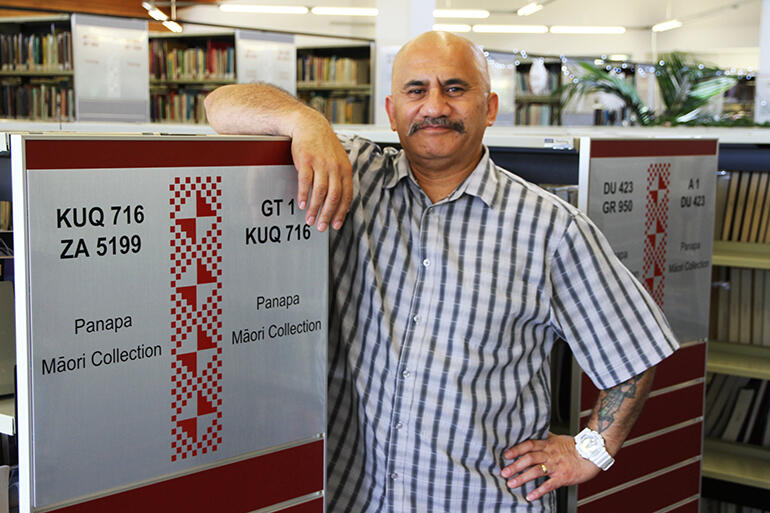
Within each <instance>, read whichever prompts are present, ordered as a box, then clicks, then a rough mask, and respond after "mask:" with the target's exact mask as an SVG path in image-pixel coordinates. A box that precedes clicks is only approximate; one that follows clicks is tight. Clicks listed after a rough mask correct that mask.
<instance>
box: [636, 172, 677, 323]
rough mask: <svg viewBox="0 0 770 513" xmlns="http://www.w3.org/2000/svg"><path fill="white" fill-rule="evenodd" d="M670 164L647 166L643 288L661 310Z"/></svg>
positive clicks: (666, 238) (666, 241) (666, 239)
mask: <svg viewBox="0 0 770 513" xmlns="http://www.w3.org/2000/svg"><path fill="white" fill-rule="evenodd" d="M670 183H671V164H670V163H669V164H663V163H660V164H650V167H649V168H648V169H647V205H646V209H645V222H644V233H645V237H644V268H643V271H642V278H643V282H644V286H645V288H646V289H647V291H648V292H649V293H650V295H651V296H652V298H653V299H654V300H655V302H656V303H658V306H660V307H661V308H663V286H664V284H665V281H666V272H665V271H666V246H667V243H668V233H667V232H668V203H669V184H670Z"/></svg>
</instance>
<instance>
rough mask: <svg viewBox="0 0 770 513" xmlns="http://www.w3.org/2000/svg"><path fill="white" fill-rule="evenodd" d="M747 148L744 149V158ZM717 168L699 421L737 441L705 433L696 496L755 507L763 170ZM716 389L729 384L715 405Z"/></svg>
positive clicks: (763, 306) (760, 463)
mask: <svg viewBox="0 0 770 513" xmlns="http://www.w3.org/2000/svg"><path fill="white" fill-rule="evenodd" d="M753 148H754V145H750V144H747V145H745V148H744V152H745V153H748V154H750V153H752V150H753ZM743 162H744V165H745V164H746V163H747V161H746V160H744V161H743ZM722 167H723V168H727V169H729V170H728V171H720V172H719V173H718V175H717V177H716V180H717V195H716V208H715V212H716V214H715V215H716V220H715V233H714V238H715V241H714V252H713V265H714V277H713V282H714V287H713V289H712V290H713V292H712V301H711V327H710V334H709V341H708V359H707V371H708V372H709V373H710V374H711V382H710V385H709V388H708V389H707V392H706V414H705V418H706V424H709V420H712V421H713V422H716V423H717V424H719V422H720V420H716V421H714V419H724V420H722V421H721V422H722V425H723V426H724V424H725V422H726V423H727V424H728V426H729V425H730V424H733V425H734V426H739V427H740V435H739V437H738V441H734V440H725V438H731V437H729V436H726V434H725V432H726V431H727V429H725V430H723V431H721V432H720V430H719V429H716V430H715V431H712V432H711V433H706V435H707V436H706V438H705V440H704V454H703V477H704V480H703V495H704V497H709V498H714V499H722V500H725V501H728V502H731V503H735V504H739V505H743V506H744V507H748V506H754V507H756V505H757V504H762V503H764V504H767V502H766V500H767V499H768V497H770V443H769V442H770V437H768V426H767V423H768V422H769V421H768V416H770V413H768V409H769V405H770V391H769V390H770V383H768V381H770V282H768V280H770V230H769V229H768V225H770V188H768V183H770V169H767V163H766V162H765V163H764V164H761V161H760V163H759V165H754V166H752V165H745V167H742V169H740V170H733V169H730V168H731V166H729V165H727V166H725V165H722ZM730 383H732V385H730ZM720 385H721V386H722V387H723V388H725V387H728V386H732V392H729V393H728V392H725V393H723V396H724V397H726V398H727V399H726V400H724V401H722V402H720V401H719V394H720V391H719V388H718V387H719V386H720ZM712 386H713V387H714V391H713V393H712V390H711V387H712ZM752 390H753V392H751V391H752ZM744 393H745V394H746V396H745V397H744V398H743V400H742V399H741V394H744ZM710 396H711V398H712V399H711V400H709V397H710ZM741 403H743V405H744V406H743V407H741ZM747 408H748V411H750V412H753V411H756V416H753V414H748V415H747V413H746V411H747ZM734 433H735V431H734Z"/></svg>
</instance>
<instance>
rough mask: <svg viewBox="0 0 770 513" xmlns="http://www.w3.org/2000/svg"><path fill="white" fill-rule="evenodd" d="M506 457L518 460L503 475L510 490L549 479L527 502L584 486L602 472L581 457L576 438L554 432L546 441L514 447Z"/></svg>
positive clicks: (506, 452) (505, 469) (507, 467)
mask: <svg viewBox="0 0 770 513" xmlns="http://www.w3.org/2000/svg"><path fill="white" fill-rule="evenodd" d="M503 457H505V459H508V460H512V459H516V461H515V462H513V463H511V464H510V465H508V466H506V467H504V468H503V470H502V471H501V472H500V475H502V476H503V477H504V478H506V479H508V482H507V484H508V487H509V488H518V487H520V486H522V485H523V484H525V483H528V482H530V481H532V480H533V479H537V478H539V477H544V476H547V477H548V478H549V479H548V480H547V481H546V482H544V483H543V484H542V485H540V486H539V487H538V488H537V489H536V490H534V491H533V492H531V493H530V494H529V495H527V500H528V501H533V500H536V499H539V498H540V497H542V496H543V495H545V494H547V493H548V492H551V491H553V490H555V489H557V488H560V487H562V486H569V485H574V484H578V483H583V482H585V481H588V480H589V479H592V478H593V477H595V476H596V475H597V474H599V472H601V470H600V469H599V467H597V466H596V465H594V464H593V463H591V462H590V461H588V460H586V459H583V458H582V457H581V456H580V455H579V454H578V452H577V450H576V449H575V439H574V437H571V436H566V435H555V434H553V433H548V439H547V440H527V441H526V442H522V443H520V444H518V445H514V446H513V447H511V448H510V449H508V450H507V451H505V453H503ZM517 458H518V459H517ZM517 474H518V475H517ZM514 476H515V477H514Z"/></svg>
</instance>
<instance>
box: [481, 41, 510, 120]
mask: <svg viewBox="0 0 770 513" xmlns="http://www.w3.org/2000/svg"><path fill="white" fill-rule="evenodd" d="M484 53H485V54H486V56H487V64H488V66H489V80H490V87H491V88H492V91H494V92H495V93H497V96H498V98H499V104H498V109H497V119H496V120H495V126H513V124H514V122H515V118H516V105H515V104H514V96H516V57H515V56H514V55H513V54H512V53H503V52H493V51H488V52H484Z"/></svg>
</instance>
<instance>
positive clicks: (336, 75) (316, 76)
mask: <svg viewBox="0 0 770 513" xmlns="http://www.w3.org/2000/svg"><path fill="white" fill-rule="evenodd" d="M297 82H299V83H306V84H311V83H312V84H320V83H324V84H369V59H351V58H348V57H338V56H336V55H335V56H331V57H319V56H315V55H303V56H300V57H298V58H297Z"/></svg>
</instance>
